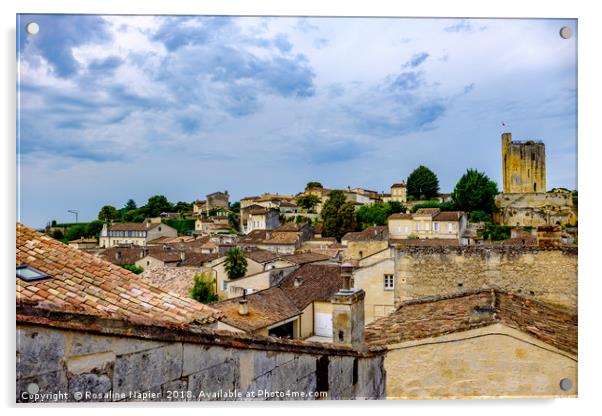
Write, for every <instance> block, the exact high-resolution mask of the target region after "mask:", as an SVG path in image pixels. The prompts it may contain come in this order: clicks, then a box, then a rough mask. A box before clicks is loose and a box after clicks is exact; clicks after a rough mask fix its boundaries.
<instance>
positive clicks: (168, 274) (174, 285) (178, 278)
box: [140, 267, 213, 298]
mask: <svg viewBox="0 0 602 416" xmlns="http://www.w3.org/2000/svg"><path fill="white" fill-rule="evenodd" d="M203 272H205V274H206V276H213V272H212V270H211V269H206V270H203V269H202V268H199V267H195V268H189V267H159V268H156V269H149V270H144V271H143V272H142V274H140V276H141V277H143V278H145V279H147V280H148V281H149V282H150V283H151V284H153V285H154V286H157V287H159V288H161V289H163V290H165V291H166V292H170V293H174V294H176V295H177V296H179V297H182V298H190V288H191V287H192V286H193V285H194V276H195V275H197V274H201V273H203Z"/></svg>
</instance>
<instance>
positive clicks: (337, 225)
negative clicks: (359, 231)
mask: <svg viewBox="0 0 602 416" xmlns="http://www.w3.org/2000/svg"><path fill="white" fill-rule="evenodd" d="M320 215H321V216H322V221H323V226H324V231H323V233H322V234H323V235H324V237H335V238H336V239H337V240H340V239H341V237H343V235H345V234H346V233H348V232H350V231H355V229H356V227H357V222H356V216H355V207H354V206H353V204H351V203H349V202H346V198H345V193H344V192H343V191H339V190H337V191H332V192H331V193H330V195H329V197H328V200H327V201H326V203H325V204H324V207H323V208H322V212H321V214H320Z"/></svg>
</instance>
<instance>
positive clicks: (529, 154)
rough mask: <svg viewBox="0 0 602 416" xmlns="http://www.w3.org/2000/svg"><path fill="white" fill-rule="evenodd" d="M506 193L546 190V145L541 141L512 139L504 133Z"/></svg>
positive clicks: (503, 165) (503, 151) (510, 134)
mask: <svg viewBox="0 0 602 416" xmlns="http://www.w3.org/2000/svg"><path fill="white" fill-rule="evenodd" d="M502 175H503V178H504V193H506V194H513V193H526V192H546V146H545V144H543V142H540V141H533V140H527V141H514V142H513V141H512V133H504V134H502Z"/></svg>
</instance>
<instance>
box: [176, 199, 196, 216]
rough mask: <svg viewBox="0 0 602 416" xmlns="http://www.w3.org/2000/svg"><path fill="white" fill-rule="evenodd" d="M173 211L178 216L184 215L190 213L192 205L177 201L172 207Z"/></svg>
mask: <svg viewBox="0 0 602 416" xmlns="http://www.w3.org/2000/svg"><path fill="white" fill-rule="evenodd" d="M173 209H174V211H175V212H177V213H179V214H184V213H186V212H190V211H192V204H191V203H188V202H184V201H178V202H176V204H175V205H174V206H173Z"/></svg>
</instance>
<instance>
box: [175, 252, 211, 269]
mask: <svg viewBox="0 0 602 416" xmlns="http://www.w3.org/2000/svg"><path fill="white" fill-rule="evenodd" d="M218 257H219V254H217V253H211V254H203V253H186V257H185V258H184V260H182V261H181V262H180V264H179V266H180V267H203V266H204V265H205V264H206V263H208V262H210V261H213V260H215V259H217V258H218Z"/></svg>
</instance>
